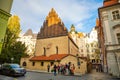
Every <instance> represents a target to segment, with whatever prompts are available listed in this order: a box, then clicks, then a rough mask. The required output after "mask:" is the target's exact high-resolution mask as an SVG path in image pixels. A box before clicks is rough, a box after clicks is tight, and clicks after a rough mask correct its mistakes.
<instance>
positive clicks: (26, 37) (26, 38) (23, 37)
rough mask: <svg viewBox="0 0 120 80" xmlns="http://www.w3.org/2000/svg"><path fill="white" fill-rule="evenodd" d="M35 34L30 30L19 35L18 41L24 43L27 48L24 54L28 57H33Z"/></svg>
mask: <svg viewBox="0 0 120 80" xmlns="http://www.w3.org/2000/svg"><path fill="white" fill-rule="evenodd" d="M36 39H37V34H35V33H33V32H32V30H31V29H28V30H27V31H26V33H25V34H20V35H19V39H18V41H21V42H22V43H25V46H26V47H27V51H26V53H27V54H28V55H29V56H33V55H34V53H35V44H36Z"/></svg>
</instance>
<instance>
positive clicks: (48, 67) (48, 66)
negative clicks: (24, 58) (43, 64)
mask: <svg viewBox="0 0 120 80" xmlns="http://www.w3.org/2000/svg"><path fill="white" fill-rule="evenodd" d="M47 70H48V72H50V65H49V64H48V65H47Z"/></svg>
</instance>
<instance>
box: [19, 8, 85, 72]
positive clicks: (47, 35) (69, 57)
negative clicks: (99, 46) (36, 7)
mask: <svg viewBox="0 0 120 80" xmlns="http://www.w3.org/2000/svg"><path fill="white" fill-rule="evenodd" d="M77 54H78V46H77V45H76V43H75V42H74V41H73V39H72V38H71V37H70V36H69V35H68V31H67V28H66V27H65V26H64V23H63V22H62V21H61V19H60V18H59V17H58V15H57V13H56V11H55V10H54V9H53V8H52V9H51V11H50V12H49V14H48V16H47V17H46V20H45V21H44V23H43V26H42V27H41V29H40V32H38V34H37V41H36V47H35V54H34V57H32V58H29V60H28V59H27V60H26V59H25V58H22V59H21V65H22V64H23V63H27V66H26V68H28V69H33V70H42V71H47V65H48V64H49V65H50V67H51V68H52V67H53V65H54V64H56V65H65V64H68V63H71V64H74V65H75V72H78V73H83V74H85V73H86V72H87V62H86V60H84V59H81V58H80V57H79V56H77ZM80 62H82V64H80ZM80 67H81V68H80Z"/></svg>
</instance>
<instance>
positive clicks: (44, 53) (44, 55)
mask: <svg viewBox="0 0 120 80" xmlns="http://www.w3.org/2000/svg"><path fill="white" fill-rule="evenodd" d="M43 55H44V56H46V49H45V47H44V54H43Z"/></svg>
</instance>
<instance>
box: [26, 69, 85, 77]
mask: <svg viewBox="0 0 120 80" xmlns="http://www.w3.org/2000/svg"><path fill="white" fill-rule="evenodd" d="M27 71H29V72H38V73H47V74H53V72H47V71H41V70H30V69H27ZM82 75H84V74H80V73H75V74H74V76H82ZM66 76H69V75H66Z"/></svg>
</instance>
